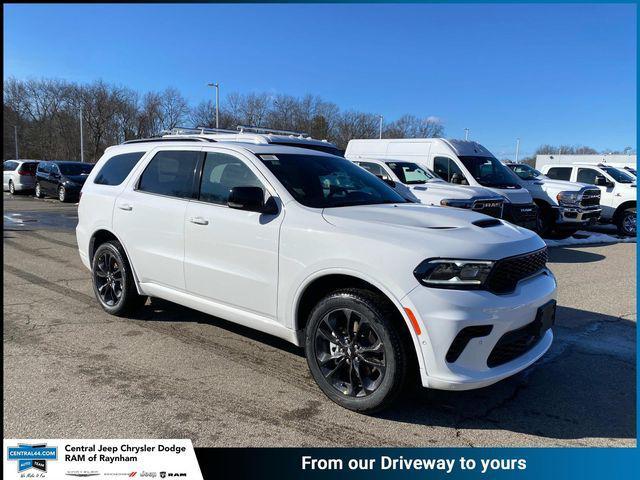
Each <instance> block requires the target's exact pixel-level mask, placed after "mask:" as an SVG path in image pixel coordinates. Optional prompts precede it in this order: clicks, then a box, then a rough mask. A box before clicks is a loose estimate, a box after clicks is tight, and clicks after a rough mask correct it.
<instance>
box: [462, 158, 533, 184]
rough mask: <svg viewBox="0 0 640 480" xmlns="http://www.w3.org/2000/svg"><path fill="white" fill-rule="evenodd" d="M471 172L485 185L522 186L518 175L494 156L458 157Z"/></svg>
mask: <svg viewBox="0 0 640 480" xmlns="http://www.w3.org/2000/svg"><path fill="white" fill-rule="evenodd" d="M458 158H459V159H460V161H461V162H462V163H463V165H464V166H465V167H466V169H467V170H469V173H471V175H472V176H473V178H475V179H476V181H477V182H478V183H479V184H480V185H482V186H484V187H493V188H520V184H519V183H518V177H517V176H516V174H515V173H513V172H512V171H511V170H510V169H509V168H507V167H506V166H505V165H504V164H503V163H502V162H501V161H500V160H498V159H497V158H494V157H476V156H469V155H465V156H460V157H458Z"/></svg>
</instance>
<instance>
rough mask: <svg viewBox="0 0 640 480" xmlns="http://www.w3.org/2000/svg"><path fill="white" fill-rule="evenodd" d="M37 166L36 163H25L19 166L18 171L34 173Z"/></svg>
mask: <svg viewBox="0 0 640 480" xmlns="http://www.w3.org/2000/svg"><path fill="white" fill-rule="evenodd" d="M37 166H38V164H37V163H36V162H25V163H23V164H22V165H20V171H24V172H31V173H35V171H36V167H37Z"/></svg>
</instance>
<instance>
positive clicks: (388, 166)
mask: <svg viewBox="0 0 640 480" xmlns="http://www.w3.org/2000/svg"><path fill="white" fill-rule="evenodd" d="M351 161H352V162H353V163H355V164H356V165H358V166H360V167H362V168H364V169H365V170H367V171H368V172H370V173H373V174H374V175H375V176H376V177H378V178H380V179H382V180H384V181H385V182H387V183H388V184H389V185H391V187H392V188H393V189H394V190H396V191H397V192H398V193H399V194H400V195H402V196H403V197H404V198H406V199H407V200H411V201H414V202H420V203H424V204H426V205H441V206H445V207H457V208H466V209H470V210H474V211H476V212H479V213H484V214H485V215H489V216H491V217H495V218H502V210H503V208H504V197H503V196H502V195H498V194H496V193H494V192H492V191H491V190H488V189H486V188H483V187H474V186H458V185H452V184H449V183H447V182H445V181H444V180H442V179H441V178H440V177H438V176H437V175H436V174H435V173H433V172H431V171H430V170H429V169H428V168H424V167H420V166H419V165H418V164H416V163H413V162H406V161H396V160H378V159H374V158H358V159H357V160H355V159H353V160H351Z"/></svg>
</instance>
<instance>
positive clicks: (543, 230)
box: [536, 207, 555, 238]
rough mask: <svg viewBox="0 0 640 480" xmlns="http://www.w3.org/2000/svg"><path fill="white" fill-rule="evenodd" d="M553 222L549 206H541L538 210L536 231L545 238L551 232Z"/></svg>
mask: <svg viewBox="0 0 640 480" xmlns="http://www.w3.org/2000/svg"><path fill="white" fill-rule="evenodd" d="M554 224H555V222H554V220H553V211H552V210H551V209H550V208H545V207H541V208H540V209H539V210H538V229H537V232H536V233H537V234H538V235H540V236H541V237H545V238H546V237H547V236H549V235H550V234H551V232H552V230H553V227H554Z"/></svg>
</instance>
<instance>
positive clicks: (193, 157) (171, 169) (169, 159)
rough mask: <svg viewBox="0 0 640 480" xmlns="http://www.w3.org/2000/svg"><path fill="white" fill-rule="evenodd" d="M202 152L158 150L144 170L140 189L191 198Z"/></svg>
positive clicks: (139, 185) (139, 184)
mask: <svg viewBox="0 0 640 480" xmlns="http://www.w3.org/2000/svg"><path fill="white" fill-rule="evenodd" d="M199 156H200V152H187V151H172V150H168V151H164V152H158V153H157V154H156V155H155V156H154V157H153V158H152V159H151V161H150V162H149V165H147V168H145V170H144V172H142V176H141V177H140V182H139V183H138V190H141V191H143V192H149V193H157V194H159V195H167V196H170V197H179V198H191V197H192V196H193V183H194V182H193V180H194V177H195V170H196V166H197V164H198V158H199Z"/></svg>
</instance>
